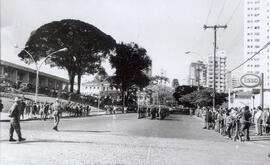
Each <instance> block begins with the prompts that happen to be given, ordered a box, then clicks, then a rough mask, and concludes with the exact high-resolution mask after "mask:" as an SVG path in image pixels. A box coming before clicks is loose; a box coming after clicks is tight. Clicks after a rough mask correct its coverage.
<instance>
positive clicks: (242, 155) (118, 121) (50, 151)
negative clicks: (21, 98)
mask: <svg viewBox="0 0 270 165" xmlns="http://www.w3.org/2000/svg"><path fill="white" fill-rule="evenodd" d="M52 125H53V121H52V120H48V121H26V122H22V123H21V127H22V134H23V136H24V137H26V138H27V141H26V142H21V143H10V142H8V129H9V123H7V122H2V123H1V136H0V137H1V140H0V148H1V150H0V152H1V153H0V162H1V163H4V164H5V165H8V164H18V163H19V164H37V162H38V163H39V164H194V165H195V164H201V165H202V164H207V165H211V164H213V165H214V164H226V165H227V164H237V165H239V164H243V165H246V164H251V165H254V164H260V165H263V164H268V163H269V161H270V158H269V157H268V156H267V155H268V153H269V152H270V148H269V146H262V145H257V144H254V143H252V142H247V143H241V142H232V141H230V140H227V139H226V138H224V137H222V136H220V135H219V134H217V133H215V132H214V131H209V130H204V129H202V127H203V126H202V123H201V121H200V120H198V119H196V118H195V117H189V116H186V115H170V116H169V117H168V118H167V119H165V120H150V119H137V116H136V114H118V115H105V116H96V117H86V118H69V119H62V120H61V121H60V125H59V130H60V131H59V132H55V131H53V130H52V129H51V128H52ZM14 137H16V136H14ZM40 160H42V161H40Z"/></svg>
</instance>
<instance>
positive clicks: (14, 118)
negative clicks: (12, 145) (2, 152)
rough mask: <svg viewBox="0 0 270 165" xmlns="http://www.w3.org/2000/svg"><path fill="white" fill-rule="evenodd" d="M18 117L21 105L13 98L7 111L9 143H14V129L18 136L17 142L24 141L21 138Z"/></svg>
mask: <svg viewBox="0 0 270 165" xmlns="http://www.w3.org/2000/svg"><path fill="white" fill-rule="evenodd" d="M20 115H21V103H20V101H19V99H18V97H16V98H15V102H14V104H13V105H12V107H11V108H10V110H9V117H10V129H9V141H11V142H13V141H16V140H15V139H13V132H14V129H15V131H16V133H17V135H18V140H19V141H24V140H25V138H22V135H21V127H20Z"/></svg>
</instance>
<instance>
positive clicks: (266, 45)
mask: <svg viewBox="0 0 270 165" xmlns="http://www.w3.org/2000/svg"><path fill="white" fill-rule="evenodd" d="M269 45H270V41H268V42H267V43H266V44H265V45H264V46H263V47H262V48H261V49H260V50H259V51H257V52H256V53H254V55H252V56H251V57H250V58H248V59H246V60H245V61H244V62H242V63H241V64H239V65H238V66H237V67H235V68H234V69H232V70H231V71H229V72H228V73H231V72H233V71H235V70H236V69H238V68H240V67H241V66H243V65H244V64H245V63H247V62H248V61H249V60H251V59H252V58H253V57H255V56H256V55H258V54H260V52H261V51H263V50H264V49H266V48H267V47H268V46H269Z"/></svg>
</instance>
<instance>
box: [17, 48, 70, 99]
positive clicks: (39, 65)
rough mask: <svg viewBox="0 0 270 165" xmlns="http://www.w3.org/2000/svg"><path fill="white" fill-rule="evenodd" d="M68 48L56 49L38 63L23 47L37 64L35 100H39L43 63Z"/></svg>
mask: <svg viewBox="0 0 270 165" xmlns="http://www.w3.org/2000/svg"><path fill="white" fill-rule="evenodd" d="M67 50H68V49H67V48H62V49H59V50H57V51H54V52H52V53H51V54H49V55H48V56H47V57H46V58H45V59H43V61H42V62H41V63H40V64H38V62H37V61H36V60H35V59H34V57H33V56H32V55H31V54H30V53H29V52H28V51H27V50H25V49H23V50H22V51H25V52H26V53H27V55H29V57H30V58H31V59H32V60H33V61H34V63H35V65H36V92H35V102H37V95H38V86H39V79H38V78H39V77H38V76H39V70H40V68H41V66H42V65H43V63H44V62H45V61H46V60H47V59H48V58H51V57H52V55H54V54H56V53H59V52H65V51H67Z"/></svg>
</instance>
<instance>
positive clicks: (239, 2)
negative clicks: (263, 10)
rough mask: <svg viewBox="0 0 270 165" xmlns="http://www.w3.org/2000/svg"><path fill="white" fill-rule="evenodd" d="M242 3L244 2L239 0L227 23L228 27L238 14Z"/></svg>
mask: <svg viewBox="0 0 270 165" xmlns="http://www.w3.org/2000/svg"><path fill="white" fill-rule="evenodd" d="M241 2H242V0H239V1H238V4H237V6H236V7H235V8H234V10H233V13H232V15H231V16H230V17H229V19H228V21H227V23H226V24H227V25H229V23H230V22H231V20H232V18H233V16H234V14H235V13H236V11H237V9H238V8H239V6H240V4H241Z"/></svg>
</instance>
